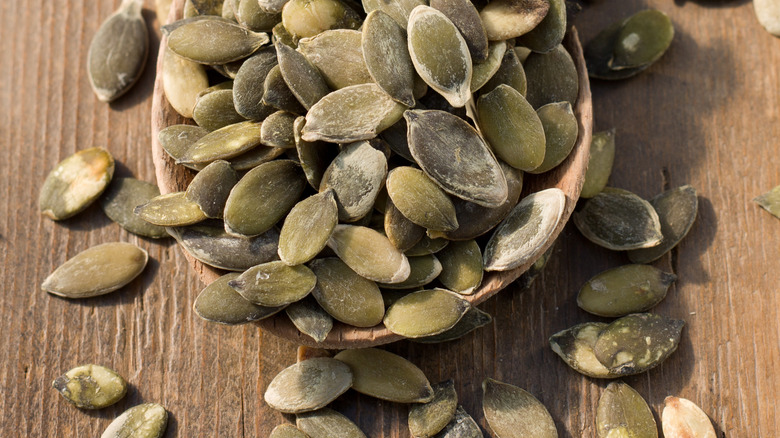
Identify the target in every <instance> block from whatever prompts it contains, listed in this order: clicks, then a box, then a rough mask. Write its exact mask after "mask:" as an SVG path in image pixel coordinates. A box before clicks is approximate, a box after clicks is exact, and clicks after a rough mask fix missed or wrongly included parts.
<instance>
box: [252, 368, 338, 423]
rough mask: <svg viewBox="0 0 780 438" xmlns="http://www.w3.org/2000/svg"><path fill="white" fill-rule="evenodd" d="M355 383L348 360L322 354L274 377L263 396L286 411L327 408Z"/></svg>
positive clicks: (295, 412) (275, 406)
mask: <svg viewBox="0 0 780 438" xmlns="http://www.w3.org/2000/svg"><path fill="white" fill-rule="evenodd" d="M350 386H352V371H350V369H349V366H348V365H346V364H345V363H344V362H341V361H339V360H336V359H331V358H328V357H318V358H313V359H308V360H304V361H303V362H298V363H296V364H294V365H291V366H289V367H287V368H285V369H283V370H282V371H281V372H280V373H279V374H277V375H276V377H274V378H273V380H272V381H271V383H270V384H269V385H268V388H267V389H266V391H265V394H264V396H263V399H264V400H265V402H266V403H268V406H270V407H272V408H273V409H276V410H277V411H281V412H284V413H286V414H297V413H300V412H310V411H314V410H317V409H320V408H323V407H325V406H326V405H327V404H328V403H330V402H332V401H333V400H335V399H336V398H337V397H338V396H340V395H341V394H343V393H344V392H346V391H347V390H348V389H349V387H350Z"/></svg>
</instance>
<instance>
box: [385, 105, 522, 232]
mask: <svg viewBox="0 0 780 438" xmlns="http://www.w3.org/2000/svg"><path fill="white" fill-rule="evenodd" d="M404 118H405V119H406V122H407V125H408V127H409V128H408V142H409V151H410V152H411V154H412V156H413V157H414V159H415V161H416V162H417V164H419V165H420V168H421V169H422V170H423V172H425V174H426V175H428V176H429V177H430V178H431V179H432V180H433V182H435V183H436V184H437V185H438V186H439V187H441V188H442V189H443V190H444V191H446V192H448V193H450V194H453V195H455V196H457V197H459V198H461V199H465V200H467V201H471V202H474V203H477V204H480V205H483V206H485V207H497V206H499V205H501V204H502V203H503V202H504V201H506V199H507V194H508V188H507V182H506V177H505V176H504V173H503V172H502V170H501V167H500V166H499V163H498V161H497V160H496V158H495V157H494V156H493V154H492V153H491V151H490V148H489V147H488V145H487V144H486V143H485V141H484V140H483V139H482V136H480V135H479V133H478V132H477V131H476V130H475V129H474V128H473V127H471V125H469V124H468V123H466V122H465V121H464V120H463V119H461V118H459V117H457V116H454V115H452V114H450V113H447V112H445V111H436V110H430V111H421V110H415V111H406V112H405V113H404ZM391 197H392V196H391ZM399 208H400V207H399ZM401 211H404V213H405V214H406V212H405V210H404V209H401ZM407 217H409V219H412V220H414V219H413V218H412V217H410V216H407ZM420 225H422V224H420ZM423 226H425V225H423ZM427 228H433V227H427Z"/></svg>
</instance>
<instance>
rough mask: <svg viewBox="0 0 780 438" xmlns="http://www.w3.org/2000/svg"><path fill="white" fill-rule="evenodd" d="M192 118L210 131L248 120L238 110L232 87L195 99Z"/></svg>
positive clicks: (221, 140)
mask: <svg viewBox="0 0 780 438" xmlns="http://www.w3.org/2000/svg"><path fill="white" fill-rule="evenodd" d="M192 118H193V119H194V120H195V123H197V124H198V126H201V127H203V128H206V129H207V130H208V131H216V130H218V129H222V128H226V127H228V126H231V125H235V124H238V123H241V122H244V121H245V120H246V118H245V117H244V116H242V115H241V114H239V113H238V112H237V111H236V106H235V101H234V100H233V90H232V89H227V90H214V91H212V92H209V93H207V94H202V95H201V96H200V97H198V99H197V100H196V101H195V107H194V108H193V109H192ZM234 129H235V128H234ZM223 141H224V140H223V139H220V140H218V142H223ZM238 153H241V152H238ZM226 158H230V157H226ZM179 164H183V163H179Z"/></svg>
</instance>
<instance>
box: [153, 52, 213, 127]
mask: <svg viewBox="0 0 780 438" xmlns="http://www.w3.org/2000/svg"><path fill="white" fill-rule="evenodd" d="M162 82H163V92H164V93H165V98H166V99H168V103H170V104H171V106H172V107H173V109H174V110H176V112H177V113H179V114H181V115H182V116H184V117H188V118H192V110H193V108H195V100H196V99H197V97H198V93H200V92H201V91H203V90H205V89H206V88H208V87H209V78H208V76H207V75H206V69H204V68H203V66H202V65H200V64H198V63H196V62H192V61H190V60H187V59H184V58H182V57H181V56H179V55H177V54H176V53H174V52H173V51H172V50H171V49H169V48H167V47H166V48H165V51H164V54H163V70H162Z"/></svg>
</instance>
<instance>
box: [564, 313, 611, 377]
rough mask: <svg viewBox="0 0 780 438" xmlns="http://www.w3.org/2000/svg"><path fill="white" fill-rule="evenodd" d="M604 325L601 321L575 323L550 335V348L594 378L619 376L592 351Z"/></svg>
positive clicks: (573, 367)
mask: <svg viewBox="0 0 780 438" xmlns="http://www.w3.org/2000/svg"><path fill="white" fill-rule="evenodd" d="M606 326H607V324H605V323H603V322H585V323H582V324H577V325H575V326H574V327H570V328H568V329H566V330H562V331H560V332H558V333H556V334H554V335H552V336H550V348H552V350H553V351H554V352H555V353H556V354H557V355H558V356H560V357H561V359H563V361H564V362H566V365H568V366H569V367H571V369H573V370H575V371H577V372H578V373H580V374H584V375H586V376H589V377H594V378H596V379H614V378H616V377H620V375H619V374H616V373H612V372H611V371H610V370H608V369H607V367H605V366H604V365H603V364H602V363H601V362H599V360H598V359H596V355H595V353H593V346H594V345H596V341H597V340H598V337H599V334H600V333H601V331H602V330H604V328H605V327H606Z"/></svg>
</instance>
